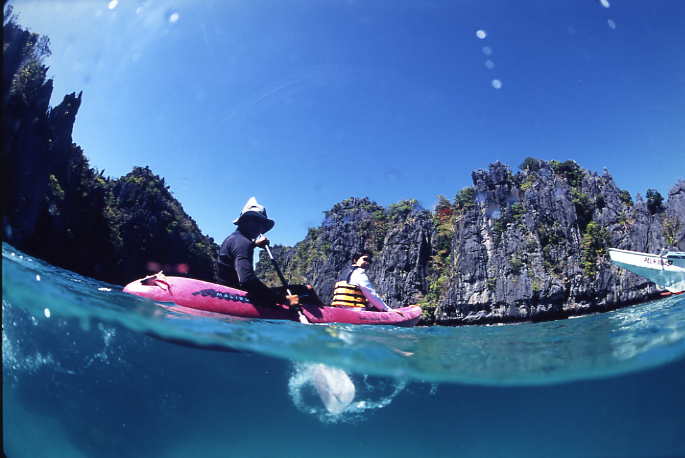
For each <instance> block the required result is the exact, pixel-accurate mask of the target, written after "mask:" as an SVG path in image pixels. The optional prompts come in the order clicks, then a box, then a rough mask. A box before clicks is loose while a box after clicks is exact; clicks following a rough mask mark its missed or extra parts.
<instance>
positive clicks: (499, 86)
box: [492, 79, 502, 89]
mask: <svg viewBox="0 0 685 458" xmlns="http://www.w3.org/2000/svg"><path fill="white" fill-rule="evenodd" d="M492 87H494V88H495V89H502V81H501V80H498V79H494V80H492Z"/></svg>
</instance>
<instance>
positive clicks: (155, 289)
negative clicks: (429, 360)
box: [124, 274, 421, 326]
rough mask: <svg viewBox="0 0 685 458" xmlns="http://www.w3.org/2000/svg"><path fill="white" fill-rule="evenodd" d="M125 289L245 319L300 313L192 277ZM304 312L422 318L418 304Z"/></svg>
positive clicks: (387, 320)
mask: <svg viewBox="0 0 685 458" xmlns="http://www.w3.org/2000/svg"><path fill="white" fill-rule="evenodd" d="M124 292H125V293H130V294H135V295H137V296H142V297H147V298H149V299H152V300H154V301H158V302H174V303H176V304H178V305H182V306H184V307H190V308H193V309H197V310H205V311H208V312H215V313H223V314H226V315H232V316H239V317H246V318H266V319H271V320H294V321H297V314H296V313H295V311H294V310H291V309H290V308H289V307H288V306H287V305H279V306H278V307H264V306H259V305H255V304H253V303H252V302H250V300H249V299H248V298H247V297H246V293H245V291H241V290H239V289H235V288H229V287H227V286H223V285H217V284H216V283H209V282H206V281H202V280H194V279H192V278H185V277H167V276H165V275H161V274H157V275H151V276H150V277H146V278H143V279H140V280H136V281H134V282H131V283H129V284H128V285H126V287H125V288H124ZM302 312H303V313H304V314H305V316H306V317H307V319H309V321H310V322H311V323H349V324H389V325H394V326H414V325H415V324H416V323H417V322H418V321H419V318H420V317H421V307H419V306H418V305H410V306H407V307H402V308H397V309H393V310H392V311H389V312H374V311H367V310H353V309H346V308H341V307H319V306H316V305H302Z"/></svg>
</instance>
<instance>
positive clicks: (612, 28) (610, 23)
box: [607, 19, 616, 30]
mask: <svg viewBox="0 0 685 458" xmlns="http://www.w3.org/2000/svg"><path fill="white" fill-rule="evenodd" d="M607 23H608V24H609V28H610V29H611V30H616V23H615V22H614V20H613V19H609V20H608V21H607Z"/></svg>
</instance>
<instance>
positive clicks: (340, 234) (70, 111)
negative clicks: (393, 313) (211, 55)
mask: <svg viewBox="0 0 685 458" xmlns="http://www.w3.org/2000/svg"><path fill="white" fill-rule="evenodd" d="M8 16H9V17H7V18H6V20H5V23H4V25H3V38H4V51H3V64H4V65H3V69H2V72H3V113H4V116H3V117H2V139H3V140H2V142H3V148H2V155H3V157H2V161H3V167H2V186H3V193H2V199H3V234H4V240H5V241H6V242H8V243H11V244H12V245H14V246H15V247H17V248H19V249H21V250H24V251H26V252H27V253H30V254H31V255H33V256H36V257H39V258H42V259H44V260H46V261H47V262H50V263H51V264H54V265H56V266H60V267H64V268H67V269H70V270H73V271H75V272H77V273H80V274H83V275H87V276H90V277H93V278H96V279H99V280H103V281H107V282H111V283H116V284H125V283H127V282H129V281H131V280H133V279H135V278H139V277H141V276H142V275H144V274H145V273H146V272H148V271H154V270H161V269H163V270H165V272H166V273H167V274H172V275H188V276H191V277H194V278H199V279H203V280H207V281H216V260H215V254H216V250H217V248H218V247H217V245H216V243H215V242H214V240H213V239H212V238H210V237H208V236H206V235H204V234H202V232H201V231H200V229H199V228H198V226H197V224H196V223H195V221H194V220H193V219H192V218H191V217H190V216H188V215H187V214H186V213H185V211H184V210H183V207H182V205H181V204H180V203H179V202H178V201H177V200H176V199H175V198H174V197H173V195H172V194H171V192H170V189H169V187H168V186H167V185H166V184H165V182H164V179H163V178H161V177H159V176H157V175H155V174H154V173H153V172H152V171H151V170H150V169H149V168H148V167H135V168H133V170H132V171H131V172H130V173H129V174H127V175H125V176H123V177H120V178H117V179H112V178H109V177H106V176H104V173H103V172H102V171H98V170H97V169H94V168H91V167H90V164H89V163H88V160H87V159H86V157H85V155H84V152H83V151H82V149H81V148H80V147H79V146H78V145H76V144H74V143H73V141H72V130H73V125H74V121H75V118H76V114H77V112H78V109H79V107H80V104H81V94H75V93H72V94H68V95H67V96H65V97H64V100H63V101H62V102H61V103H60V104H59V105H57V106H56V107H54V108H51V107H50V106H49V101H50V97H51V95H52V90H53V86H52V80H50V79H47V78H46V73H47V67H46V66H45V65H44V64H43V59H44V58H45V57H46V56H48V55H49V53H50V50H49V42H48V40H47V38H45V37H41V36H39V35H38V34H35V33H31V32H29V31H27V30H25V29H23V28H22V27H21V26H19V25H18V24H17V22H16V20H15V19H14V18H13V17H12V16H11V11H10V14H9V15H8ZM519 169H520V170H519V171H518V172H516V173H514V172H512V170H511V168H510V167H508V166H507V165H504V164H502V163H499V162H495V163H494V164H490V165H489V167H488V169H487V170H476V171H474V172H473V173H472V179H473V186H471V187H468V188H465V189H463V190H461V191H459V192H458V193H456V195H455V196H454V198H451V199H448V198H445V197H441V196H440V197H439V198H438V203H437V205H436V207H435V209H434V210H432V211H431V210H426V209H423V208H422V207H421V206H420V205H419V204H418V203H417V202H416V201H414V200H409V201H401V202H399V203H397V204H394V205H391V206H389V207H388V208H384V207H382V206H380V205H378V204H376V203H375V202H373V201H371V200H369V199H368V198H365V197H352V198H349V199H346V200H344V201H342V202H340V203H338V204H336V205H334V206H333V208H331V209H330V210H329V211H327V212H326V215H325V218H324V220H323V222H322V224H321V225H320V226H319V227H317V228H311V229H310V230H309V233H308V234H307V236H306V237H305V239H304V240H303V241H301V242H299V243H297V244H296V245H295V246H294V247H285V246H275V247H274V249H273V252H274V255H275V256H277V258H278V259H279V260H280V262H281V264H282V265H283V267H284V269H283V270H284V271H285V274H286V276H288V277H289V278H290V279H291V280H292V281H293V282H306V283H311V284H312V285H314V287H315V288H316V290H317V291H318V292H319V295H320V296H321V297H322V299H323V300H324V301H327V300H329V299H330V296H331V292H332V287H333V283H334V280H335V278H336V276H337V275H338V273H339V271H340V270H341V269H342V267H343V266H344V265H345V264H346V263H347V262H348V261H349V255H350V253H351V252H352V251H354V250H357V249H361V248H364V249H367V250H371V251H372V252H373V253H375V258H376V260H377V262H375V263H374V264H373V265H372V267H371V270H370V274H371V276H372V278H374V280H375V282H376V284H377V286H378V289H379V292H380V293H381V294H382V295H383V296H384V297H386V299H387V300H388V302H390V303H391V304H392V305H394V306H399V305H405V304H414V303H419V304H421V305H422V306H423V309H424V316H423V321H422V322H423V323H424V324H435V323H437V324H476V323H505V322H516V321H530V320H549V319H556V318H562V317H567V316H571V315H577V314H584V313H592V312H597V311H606V310H611V309H614V308H617V307H621V306H625V305H628V304H632V303H636V302H639V301H644V300H647V299H650V298H652V297H654V296H655V295H657V294H658V291H657V290H656V288H655V286H654V285H653V284H651V283H649V282H647V281H645V280H643V279H641V278H640V277H637V276H635V275H633V274H631V273H629V272H626V271H623V270H621V269H618V268H616V267H615V266H613V265H611V263H610V262H609V261H608V257H607V248H608V247H616V248H623V249H629V250H636V251H644V252H656V251H658V250H659V249H661V248H664V247H675V248H677V249H680V250H685V181H682V180H681V181H679V182H678V183H676V184H675V185H674V186H673V188H672V189H671V191H670V192H669V195H668V197H667V199H666V200H665V199H664V198H663V196H661V194H659V193H658V192H657V191H655V190H653V189H649V190H647V191H646V194H645V198H644V199H643V198H642V197H640V196H639V195H638V198H637V199H636V201H635V202H633V200H632V197H631V195H630V193H628V192H627V191H624V190H621V189H619V188H618V187H617V186H616V184H615V183H614V181H613V178H612V177H611V175H609V173H608V172H607V171H604V172H603V173H602V174H597V173H594V172H590V171H587V170H585V169H583V168H581V167H580V165H578V164H577V163H576V162H574V161H564V162H559V161H554V160H550V161H546V160H540V159H535V158H527V159H526V160H524V161H523V163H522V164H520V166H519ZM257 269H258V272H259V274H260V275H261V277H262V278H265V279H267V280H270V281H271V282H273V284H274V285H275V284H277V281H276V278H275V275H274V273H273V271H272V270H271V268H270V266H269V263H268V262H267V260H266V259H265V258H264V257H262V258H261V259H260V262H259V263H258V264H257Z"/></svg>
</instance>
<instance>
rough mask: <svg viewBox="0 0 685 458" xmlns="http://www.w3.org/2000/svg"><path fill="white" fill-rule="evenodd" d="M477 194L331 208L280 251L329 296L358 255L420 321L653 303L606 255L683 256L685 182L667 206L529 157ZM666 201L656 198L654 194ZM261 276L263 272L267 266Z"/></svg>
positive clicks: (488, 178) (478, 174)
mask: <svg viewBox="0 0 685 458" xmlns="http://www.w3.org/2000/svg"><path fill="white" fill-rule="evenodd" d="M472 178H473V187H471V188H466V189H464V190H462V191H461V192H460V193H458V194H457V196H456V197H455V199H454V200H453V201H448V200H447V199H444V198H442V199H441V200H440V202H439V203H438V205H437V206H436V209H435V211H434V212H430V211H427V210H423V209H421V208H420V207H419V206H418V205H417V204H416V202H414V201H405V202H400V203H399V204H395V205H393V206H391V207H390V208H388V209H384V208H382V207H380V206H378V205H377V204H375V203H373V202H371V201H369V200H368V199H358V198H351V199H347V200H345V201H343V202H341V203H339V204H336V205H335V206H334V207H333V208H332V209H331V210H330V211H329V212H327V215H326V218H325V220H324V222H323V224H322V225H321V226H320V227H319V228H316V229H312V230H310V232H309V234H308V235H307V237H306V238H305V240H303V241H302V242H300V243H299V244H297V245H296V246H295V247H292V248H289V247H279V249H278V251H277V253H278V256H280V260H281V262H282V263H283V264H284V266H285V269H284V270H285V271H286V276H288V275H289V276H290V277H291V278H292V279H293V281H306V282H308V283H311V284H313V285H314V287H315V288H316V290H317V291H318V292H319V293H320V295H321V297H322V299H323V300H324V301H328V300H330V297H331V293H332V288H333V284H334V282H335V279H336V277H337V275H338V274H339V272H340V271H341V270H342V268H343V267H344V266H345V265H346V264H347V263H348V262H349V257H350V255H351V254H352V253H353V252H354V251H357V250H359V249H362V248H363V249H369V250H371V251H373V252H374V253H375V258H376V262H374V263H373V264H372V266H371V267H370V269H369V274H370V277H371V278H372V280H374V282H375V284H376V286H377V289H378V291H379V292H380V293H381V295H382V296H384V297H385V298H386V301H387V302H388V303H390V304H391V305H392V306H399V305H402V304H410V303H421V304H422V305H423V306H424V310H425V314H424V320H425V322H427V323H429V322H438V323H445V324H467V323H487V322H513V321H527V320H546V319H554V318H560V317H565V316H569V315H575V314H582V313H590V312H596V311H606V310H610V309H612V308H616V307H620V306H623V305H627V304H630V303H634V302H637V301H642V300H646V299H649V298H651V297H653V296H654V295H655V294H656V293H657V290H656V288H655V286H654V285H653V284H651V283H649V282H646V281H645V280H643V279H642V278H640V277H638V276H636V275H633V274H631V273H629V272H626V271H624V270H622V269H619V268H617V267H615V266H613V265H612V264H611V263H610V262H609V259H608V255H607V248H608V247H616V248H622V249H629V250H636V251H646V252H656V251H658V250H659V249H661V248H663V247H669V246H672V247H675V248H679V249H681V250H682V249H685V188H684V186H685V182H682V181H681V182H679V183H678V184H676V186H675V187H674V188H673V190H672V191H671V192H670V193H669V197H668V201H667V203H666V205H663V204H662V203H661V202H660V201H659V200H658V199H656V198H655V197H654V195H651V196H650V199H648V201H646V202H645V201H644V200H643V199H642V198H640V197H638V199H637V202H636V203H633V202H632V199H631V197H630V194H629V193H627V192H625V191H622V190H620V189H619V188H618V187H617V186H616V184H615V183H614V181H613V179H612V177H611V176H610V175H609V174H608V173H607V172H605V173H603V174H602V175H597V174H596V173H593V172H589V171H586V170H583V169H581V168H580V167H579V166H578V165H577V164H576V163H575V162H573V161H567V162H564V163H559V162H556V161H549V162H546V161H541V160H536V159H528V160H526V162H524V164H522V170H521V171H520V172H519V173H517V174H513V173H512V172H511V170H510V168H509V167H507V166H505V165H504V164H501V163H494V164H491V165H490V167H489V169H488V170H477V171H475V172H473V174H472ZM657 197H659V198H660V196H657ZM258 269H260V270H262V271H263V272H268V269H269V267H268V266H266V265H265V264H264V262H263V260H262V261H261V262H260V263H259V264H258Z"/></svg>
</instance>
